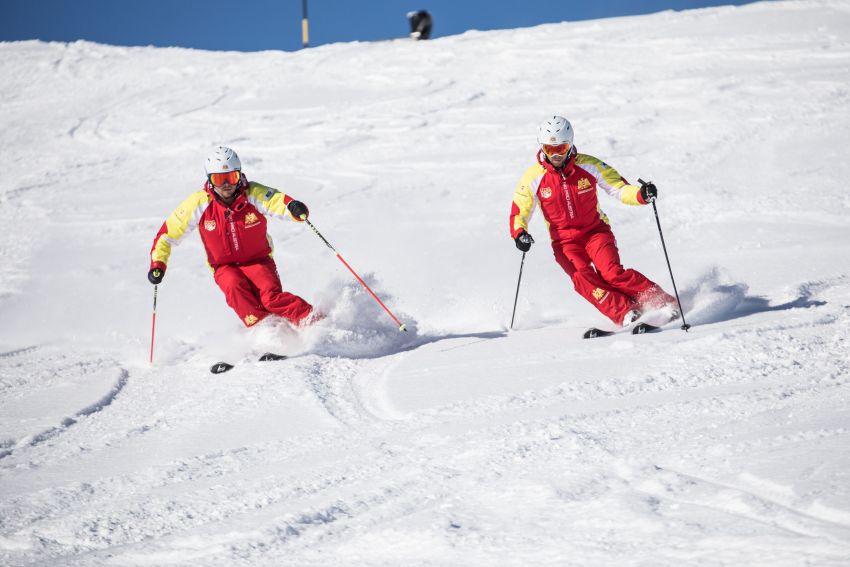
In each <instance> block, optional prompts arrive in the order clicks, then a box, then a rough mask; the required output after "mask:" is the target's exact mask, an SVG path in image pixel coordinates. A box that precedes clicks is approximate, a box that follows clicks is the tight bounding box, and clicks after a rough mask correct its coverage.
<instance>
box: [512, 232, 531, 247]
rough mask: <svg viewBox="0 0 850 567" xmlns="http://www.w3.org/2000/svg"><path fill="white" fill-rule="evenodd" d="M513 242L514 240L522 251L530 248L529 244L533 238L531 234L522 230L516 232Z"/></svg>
mask: <svg viewBox="0 0 850 567" xmlns="http://www.w3.org/2000/svg"><path fill="white" fill-rule="evenodd" d="M514 242H516V247H517V248H519V249H520V250H522V251H523V252H528V251H529V250H531V245H532V244H534V239H533V238H531V235H530V234H528V233H527V232H525V231H524V230H523V231H522V232H520V233H519V234H517V237H516V238H514Z"/></svg>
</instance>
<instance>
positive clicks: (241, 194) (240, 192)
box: [204, 173, 248, 209]
mask: <svg viewBox="0 0 850 567" xmlns="http://www.w3.org/2000/svg"><path fill="white" fill-rule="evenodd" d="M247 188H248V178H247V177H245V174H244V173H243V174H242V179H240V180H239V189H237V191H236V198H235V199H233V202H232V203H230V205H226V204H225V203H224V201H222V200H221V197H219V196H218V193H216V192H215V189H213V186H212V184H211V183H210V180H209V179H207V180H206V181H205V182H204V191H206V192H207V194H208V195H209V196H210V197H211V198H212V200H213V202H216V203H218V204H219V205H221V206H222V207H224V208H226V209H235V208H236V206H237V205H238V204H239V203H244V202H245V201H246V197H245V190H246V189H247Z"/></svg>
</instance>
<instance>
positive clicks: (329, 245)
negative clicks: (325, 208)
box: [301, 215, 407, 331]
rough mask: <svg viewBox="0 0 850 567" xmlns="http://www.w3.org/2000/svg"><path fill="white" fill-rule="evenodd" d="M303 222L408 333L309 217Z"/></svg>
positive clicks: (401, 329) (302, 218)
mask: <svg viewBox="0 0 850 567" xmlns="http://www.w3.org/2000/svg"><path fill="white" fill-rule="evenodd" d="M301 220H303V221H304V222H306V223H307V226H309V227H310V228H312V229H313V232H315V233H316V236H318V237H319V238H321V239H322V242H324V243H325V245H327V247H328V248H330V249H331V250H333V253H334V254H336V257H337V258H339V261H340V262H342V263H343V265H345V267H346V268H348V271H349V272H351V273H352V275H353V276H354V277H355V278H357V281H358V282H360V285H362V286H363V287H365V288H366V291H368V292H369V295H371V296H372V297H373V298H374V299H375V301H377V302H378V304H379V305H380V306H381V307H383V308H384V311H386V312H387V315H389V316H390V317H392V319H393V321H395V323H396V325H398V330H399V331H407V327H406V326H405V325H404V323H402V322H401V321H399V320H398V318H397V317H396V316H395V315H393V314H392V312H391V311H390V310H389V309H387V306H386V305H384V302H383V301H381V300H380V299H378V296H377V295H375V292H374V291H372V289H371V288H370V287H369V286H368V285H366V282H364V281H363V279H362V278H361V277H360V276H358V275H357V272H355V271H354V268H352V267H351V266H349V265H348V262H346V261H345V258H343V257H342V254H340V253H339V252H337V250H336V248H334V247H333V246H331V243H330V242H328V240H327V239H326V238H325V237H324V236H322V233H321V232H319V231H318V229H317V228H316V227H315V226H313V223H311V222H310V221H308V220H307V216H306V215H301Z"/></svg>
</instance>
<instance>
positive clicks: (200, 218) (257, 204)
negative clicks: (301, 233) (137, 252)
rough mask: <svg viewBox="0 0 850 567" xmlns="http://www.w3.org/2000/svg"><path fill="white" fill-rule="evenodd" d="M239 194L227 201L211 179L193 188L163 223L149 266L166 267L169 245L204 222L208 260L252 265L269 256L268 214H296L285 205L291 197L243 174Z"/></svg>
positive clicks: (216, 264) (203, 230) (203, 235)
mask: <svg viewBox="0 0 850 567" xmlns="http://www.w3.org/2000/svg"><path fill="white" fill-rule="evenodd" d="M240 185H241V187H240V190H239V195H238V196H237V197H236V199H235V200H234V201H233V203H231V204H230V206H227V205H225V204H224V203H223V202H222V200H221V198H220V197H219V196H218V195H216V193H215V192H214V191H213V189H212V187H211V186H210V185H209V182H207V183H206V184H204V188H203V190H201V191H197V192H195V193H192V194H191V195H190V196H189V197H188V198H187V199H186V200H184V201H183V202H182V203H180V205H179V206H178V207H177V209H176V210H175V211H174V212H173V213H171V215H169V217H168V218H167V219H166V220H165V222H164V223H162V227H161V228H160V229H159V232H158V233H157V235H156V238H154V240H153V246H152V247H151V268H161V269H163V270H164V269H165V268H166V265H167V264H168V258H169V256H171V247H172V246H173V245H176V244H179V243H180V241H181V240H182V239H183V238H184V237H185V236H186V235H187V234H189V233H190V232H192V231H193V230H195V229H196V228H198V227H200V231H201V240H202V241H203V243H204V248H205V249H206V252H207V261H208V262H209V264H210V266H212V267H213V268H215V267H216V266H220V265H222V264H248V263H251V262H256V261H257V260H262V259H263V258H267V257H269V256H271V253H272V248H273V247H272V241H271V237H270V236H269V235H268V233H267V232H266V224H267V221H266V215H271V216H273V217H279V218H291V219H293V220H297V221H298V222H301V220H300V219H295V218H294V217H293V216H292V215H291V213H290V212H289V209H288V208H287V205H288V204H289V202H290V201H292V197H290V196H288V195H285V194H283V193H281V192H280V191H278V190H277V189H272V188H271V187H266V186H265V185H261V184H259V183H255V182H253V181H252V182H248V180H247V179H245V178H244V177H243V178H242V181H241V183H240Z"/></svg>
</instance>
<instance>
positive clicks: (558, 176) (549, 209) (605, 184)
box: [510, 148, 646, 242]
mask: <svg viewBox="0 0 850 567" xmlns="http://www.w3.org/2000/svg"><path fill="white" fill-rule="evenodd" d="M597 188H601V189H603V190H604V191H605V192H606V193H608V194H609V195H611V196H612V197H615V198H618V199H619V200H620V201H621V202H623V203H625V204H627V205H645V204H646V201H644V200H643V198H642V197H641V196H640V187H637V186H635V185H630V184H629V183H628V182H627V181H626V180H625V179H623V178H622V177H621V176H620V174H619V173H617V170H615V169H614V168H613V167H611V166H610V165H608V164H607V163H605V162H603V161H601V160H599V159H597V158H595V157H593V156H589V155H587V154H580V153H577V152H576V150H575V148H573V150H572V155H570V159H569V160H568V161H567V162H566V163H565V164H564V167H562V168H561V169H560V170H557V169H555V167H554V166H553V165H552V164H551V163H549V162H548V161H546V156H545V154H544V153H543V152H542V151H540V152H538V153H537V163H536V164H534V165H533V166H531V167H529V168H528V169H527V170H526V172H525V174H524V175H523V176H522V178H521V179H520V181H519V184H518V185H517V187H516V190H515V191H514V199H513V205H512V206H511V216H510V230H511V238H516V237H517V235H519V233H520V232H521V231H522V230H527V229H528V221H529V219H530V218H531V215H532V213H533V212H534V209H535V207H536V206H537V205H538V204H539V205H540V209H541V210H542V211H543V218H544V219H545V220H546V226H547V227H548V228H549V236H550V237H551V238H552V240H553V241H555V242H559V241H564V240H571V239H573V238H576V237H578V236H580V235H582V234H584V233H587V232H590V231H591V230H593V229H596V228H599V226H601V225H603V224H605V225H607V224H608V217H607V216H606V215H605V213H604V212H602V209H601V208H600V207H599V199H598V198H597V195H596V189H597Z"/></svg>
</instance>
